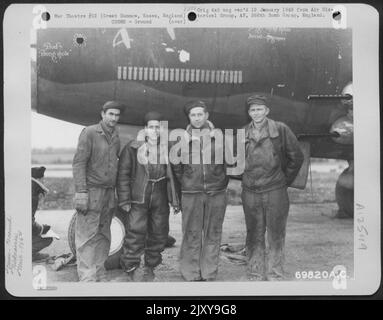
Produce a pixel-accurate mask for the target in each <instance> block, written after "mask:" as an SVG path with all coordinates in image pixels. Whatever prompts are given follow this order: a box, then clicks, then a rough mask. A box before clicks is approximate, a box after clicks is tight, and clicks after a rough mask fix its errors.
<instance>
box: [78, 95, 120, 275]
mask: <svg viewBox="0 0 383 320" xmlns="http://www.w3.org/2000/svg"><path fill="white" fill-rule="evenodd" d="M123 108H124V106H123V105H122V104H121V103H120V102H117V101H108V102H106V103H105V104H104V105H103V106H102V107H101V117H102V120H101V121H100V122H99V123H98V124H96V125H92V126H89V127H86V128H85V129H84V130H83V131H82V132H81V134H80V137H79V140H78V146H77V150H76V154H75V156H74V158H73V178H74V182H75V192H76V193H75V198H74V204H75V208H76V210H77V218H76V228H75V243H76V256H77V273H78V277H79V280H80V281H103V280H105V279H106V275H105V268H104V263H105V261H106V259H107V258H108V254H109V249H110V224H111V221H112V217H113V212H114V208H115V205H116V203H115V186H116V179H117V168H118V155H119V151H120V138H119V135H118V131H117V128H116V125H117V123H118V120H119V118H120V114H121V111H122V110H123Z"/></svg>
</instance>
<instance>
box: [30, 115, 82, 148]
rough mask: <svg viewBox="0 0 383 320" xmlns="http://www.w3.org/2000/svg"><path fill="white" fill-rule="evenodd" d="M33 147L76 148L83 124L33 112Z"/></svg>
mask: <svg viewBox="0 0 383 320" xmlns="http://www.w3.org/2000/svg"><path fill="white" fill-rule="evenodd" d="M31 114H32V128H31V130H32V148H47V147H53V148H76V146H77V141H78V137H79V135H80V132H81V130H82V129H83V128H84V127H83V126H79V125H77V124H73V123H70V122H66V121H61V120H57V119H54V118H51V117H47V116H44V115H41V114H38V113H36V112H32V113H31Z"/></svg>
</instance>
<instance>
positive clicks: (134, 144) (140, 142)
mask: <svg viewBox="0 0 383 320" xmlns="http://www.w3.org/2000/svg"><path fill="white" fill-rule="evenodd" d="M144 143H145V142H144V141H137V140H133V141H132V142H131V143H130V146H131V147H132V148H134V149H138V148H139V147H141V146H142V145H143V144H144Z"/></svg>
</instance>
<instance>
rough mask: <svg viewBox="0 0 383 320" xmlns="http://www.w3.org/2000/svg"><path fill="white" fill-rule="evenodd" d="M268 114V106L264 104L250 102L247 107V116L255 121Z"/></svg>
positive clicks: (262, 118) (259, 121)
mask: <svg viewBox="0 0 383 320" xmlns="http://www.w3.org/2000/svg"><path fill="white" fill-rule="evenodd" d="M268 114H269V108H267V107H266V106H265V105H258V104H252V105H251V106H250V108H249V116H250V117H251V119H252V120H253V121H254V122H255V123H261V122H262V121H263V120H265V118H266V117H267V115H268Z"/></svg>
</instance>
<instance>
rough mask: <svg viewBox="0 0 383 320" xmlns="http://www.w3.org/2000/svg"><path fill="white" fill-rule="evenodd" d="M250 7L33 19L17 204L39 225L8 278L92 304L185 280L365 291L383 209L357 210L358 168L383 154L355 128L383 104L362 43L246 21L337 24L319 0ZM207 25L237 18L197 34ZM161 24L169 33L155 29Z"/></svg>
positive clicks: (360, 204)
mask: <svg viewBox="0 0 383 320" xmlns="http://www.w3.org/2000/svg"><path fill="white" fill-rule="evenodd" d="M85 7H86V6H84V8H85ZM244 7H246V8H247V9H246V10H244V9H241V10H239V9H237V10H236V9H235V8H236V5H222V6H221V7H220V6H219V5H216V6H214V7H213V6H212V5H206V6H203V5H201V6H195V7H194V9H193V8H191V9H190V10H189V9H186V8H184V10H178V11H177V10H174V13H172V12H171V11H169V10H166V8H169V6H167V7H166V5H163V6H162V7H161V6H159V7H158V10H157V11H156V10H154V9H153V8H151V10H148V12H149V13H148V14H145V13H142V12H145V11H144V10H142V11H141V12H140V13H138V12H137V11H135V10H134V8H135V7H134V6H133V5H131V6H129V5H124V6H121V10H120V11H119V10H118V8H117V7H116V6H114V7H113V10H108V9H107V8H106V7H100V8H99V7H97V6H96V7H94V8H93V7H92V5H88V7H86V10H83V11H81V10H77V8H79V7H76V10H73V11H72V12H71V11H70V10H69V11H68V10H61V9H62V8H60V5H57V7H55V6H52V9H49V8H48V9H49V10H48V9H47V11H44V10H43V8H38V9H37V10H35V12H34V13H35V15H34V16H36V14H41V16H40V18H39V20H33V24H34V27H33V28H32V29H31V32H30V37H29V39H30V42H29V44H28V46H29V48H30V49H29V53H28V54H29V62H28V64H29V68H30V69H29V70H30V72H29V78H30V86H29V88H30V91H29V93H30V96H29V97H28V98H27V101H28V102H29V103H26V104H25V105H24V107H25V109H26V110H27V111H26V112H25V114H23V116H24V117H26V119H27V120H25V123H26V122H27V121H29V126H28V127H27V128H28V130H29V133H26V134H27V137H28V140H29V142H30V148H29V149H27V155H26V156H25V157H24V158H25V159H27V160H28V163H25V164H24V169H23V172H29V175H30V176H28V177H26V176H25V177H23V179H24V180H25V181H27V182H25V185H26V186H29V190H30V191H29V192H30V194H29V195H28V196H27V195H25V196H22V197H19V198H20V199H29V200H30V205H29V204H28V205H26V204H25V207H27V208H28V207H29V208H30V210H29V212H25V213H23V216H24V219H27V218H28V219H29V221H25V222H24V223H25V226H27V227H28V228H29V231H28V233H26V234H25V235H24V234H23V235H22V234H20V235H19V238H18V240H17V237H16V238H14V237H12V236H10V235H9V240H10V242H9V243H6V244H8V245H9V246H11V247H12V239H13V241H16V244H15V243H13V245H14V246H19V249H20V247H22V249H23V251H26V250H28V253H25V252H24V253H23V254H24V255H25V259H24V260H25V261H24V262H19V264H18V262H17V261H16V260H17V258H14V257H13V256H12V252H11V251H12V250H11V251H10V252H9V254H8V259H9V260H8V262H7V256H6V264H7V266H6V271H7V272H9V274H10V275H13V274H14V272H15V270H16V272H19V273H20V272H28V273H32V274H31V283H30V285H29V286H32V287H33V288H34V290H35V291H36V292H37V291H39V292H42V291H44V290H45V292H48V291H49V293H47V294H52V295H55V294H56V293H55V291H57V290H59V288H60V286H64V287H65V288H66V289H68V288H71V286H74V287H73V288H76V287H75V286H79V285H81V286H82V287H81V288H87V287H88V286H89V287H88V288H92V291H93V292H89V294H91V295H92V294H96V295H103V294H106V295H108V294H112V293H113V286H115V287H116V288H117V286H118V288H119V291H118V292H119V293H118V295H124V292H125V291H124V288H125V287H126V288H137V291H132V290H128V291H129V292H126V294H127V295H129V296H135V295H137V296H141V295H152V294H153V293H151V292H144V289H142V286H143V285H142V283H151V284H152V285H153V286H156V288H157V289H156V290H155V291H153V292H156V293H155V295H157V294H158V295H163V294H165V295H166V294H170V295H177V292H176V289H173V290H169V291H168V292H166V290H167V289H166V288H170V287H171V286H173V285H174V286H175V287H173V288H176V286H177V285H179V286H185V285H186V286H191V288H192V290H191V291H189V292H186V291H185V290H187V289H184V291H183V293H182V294H179V295H185V294H186V295H188V293H192V292H193V293H192V294H193V295H195V294H196V295H198V293H199V292H200V295H201V292H202V291H199V290H202V289H201V288H204V289H203V290H205V288H207V290H210V289H211V290H213V291H214V290H215V288H225V283H227V284H229V283H230V285H231V284H232V283H234V284H233V291H230V290H231V289H230V287H229V286H227V287H226V288H227V291H226V292H225V294H226V295H231V294H237V295H240V294H241V292H243V293H245V292H246V294H247V295H251V292H254V294H256V292H257V291H253V290H258V289H257V288H264V290H265V291H263V292H267V293H268V294H273V292H274V291H273V288H274V287H273V286H275V288H278V286H279V285H283V286H285V287H284V288H285V289H283V290H285V291H282V292H285V293H284V294H288V289H286V288H289V286H295V285H298V286H299V285H302V288H301V289H297V290H298V291H297V292H301V293H302V292H307V293H310V289H308V288H310V287H309V286H310V285H311V284H313V286H315V285H318V288H319V287H320V289H318V290H319V291H313V292H321V293H324V292H328V294H344V293H345V292H346V291H347V289H349V288H350V286H351V287H352V284H350V283H351V282H352V281H355V280H356V279H357V278H358V276H357V274H358V270H360V268H359V269H358V265H359V264H360V263H361V262H360V260H361V259H360V258H359V254H360V252H362V254H363V253H364V252H370V250H372V249H371V247H374V248H378V249H379V250H380V243H379V242H376V243H375V244H372V242H373V241H374V242H375V240H373V239H374V238H372V237H373V234H374V233H373V230H371V228H370V229H368V227H367V224H368V223H369V225H370V226H371V223H372V221H379V215H380V212H372V211H371V210H370V212H369V217H370V220H369V222H368V223H367V220H366V221H365V220H363V221H362V220H361V217H363V214H364V210H365V208H366V205H365V203H366V202H368V200H367V199H364V198H363V200H359V201H356V200H355V199H356V198H357V191H358V190H361V189H363V188H365V187H364V185H361V184H359V182H358V181H359V180H358V178H356V174H359V175H363V170H368V169H371V170H372V171H373V172H374V170H376V172H379V171H378V169H379V166H378V163H379V162H374V161H375V159H378V158H376V157H378V154H376V155H375V153H374V154H373V155H371V158H370V160H371V166H370V168H368V167H369V166H368V165H367V166H366V163H368V162H367V161H368V156H367V159H366V154H363V156H364V157H365V158H364V160H363V161H364V162H362V161H359V162H358V161H357V160H355V159H356V158H357V157H358V154H362V152H359V151H358V150H359V149H358V148H357V147H356V146H361V148H363V147H364V148H365V147H368V146H366V145H365V144H366V143H368V142H367V141H362V142H360V141H359V142H358V143H359V144H358V143H357V142H356V141H357V138H356V135H355V137H354V132H358V134H359V137H361V135H362V134H361V131H363V130H367V129H368V128H366V127H358V123H357V122H358V119H359V118H356V117H354V112H355V114H360V113H361V111H360V109H358V108H362V109H363V108H364V109H365V112H367V113H368V112H369V111H368V110H369V109H368V108H370V109H371V110H372V111H371V113H370V114H371V115H372V114H376V112H378V110H375V109H374V108H375V105H373V106H372V102H371V104H370V105H368V104H369V103H368V102H367V101H366V100H363V99H365V98H361V96H359V98H358V95H360V94H361V93H360V92H359V91H357V89H358V88H360V85H359V84H357V85H355V83H360V82H361V80H360V78H359V79H358V77H359V75H356V74H357V72H356V71H355V64H356V63H358V62H359V61H356V56H355V54H354V53H355V48H356V47H357V46H359V47H360V44H359V43H358V42H356V41H355V39H360V33H359V34H358V33H355V32H356V31H355V28H351V27H350V26H347V27H343V28H335V27H334V26H332V25H331V23H329V24H327V25H325V26H323V27H318V25H314V24H313V26H311V27H310V26H307V22H305V25H304V26H302V27H299V24H297V23H295V24H289V23H285V24H284V25H282V24H281V23H280V24H277V25H275V26H273V25H272V24H270V23H265V24H264V26H262V25H260V24H259V23H247V24H244V23H243V22H242V23H241V24H238V19H239V18H241V17H244V16H242V15H245V14H246V15H247V16H246V18H248V20H249V21H251V19H250V18H253V19H257V18H267V17H269V19H274V18H275V17H276V16H275V15H279V16H280V17H281V18H285V19H289V18H290V19H293V18H294V14H296V12H297V15H298V17H299V19H304V18H305V17H306V16H305V15H307V17H306V18H307V19H309V18H310V19H314V21H315V18H318V19H319V18H321V17H324V16H325V15H326V14H327V15H329V16H331V14H329V13H328V11H329V10H331V9H329V10H325V9H324V8H322V7H324V6H320V5H317V6H314V5H313V6H312V7H313V8H314V9H313V8H311V7H310V6H308V5H307V6H302V7H303V9H299V8H298V10H296V8H295V9H294V10H290V9H289V7H286V6H279V5H274V6H272V5H271V4H270V5H268V6H261V5H246V6H244ZM291 7H294V6H291ZM56 8H57V12H56V11H55V9H56ZM214 8H216V9H214ZM330 8H331V6H330ZM354 9H355V8H354ZM342 10H343V9H341V10H340V11H339V12H338V13H339V14H343V16H342V17H343V19H345V17H346V16H345V13H346V11H342ZM350 11H352V8H351V9H350V10H349V11H348V13H349V14H348V17H347V18H348V23H350V21H351V17H352V15H351V14H350ZM354 11H355V10H354ZM164 12H166V13H164ZM330 12H331V11H330ZM204 16H205V19H208V18H211V19H212V21H214V19H219V18H222V19H228V23H226V24H225V25H214V24H211V25H209V24H207V23H205V25H201V24H197V23H196V24H195V25H193V21H194V20H196V21H198V19H199V18H201V19H202V18H203V17H204ZM336 16H337V15H335V16H334V15H333V19H335V18H334V17H336ZM161 18H166V21H168V24H162V25H156V23H155V21H156V19H161ZM60 19H66V20H69V21H70V23H68V25H66V24H65V22H61V21H59V20H60ZM92 19H93V20H92ZM307 19H306V21H307ZM336 19H338V18H336ZM55 20H57V21H59V22H56V24H54V25H53V26H52V27H50V25H49V23H50V22H52V23H53V22H54V21H55ZM66 20H65V21H66ZM90 20H92V23H91V24H89V25H87V22H88V21H90ZM104 20H108V22H111V23H112V24H115V25H108V26H105V24H104V22H103V21H104ZM75 21H81V23H79V25H78V27H76V24H75ZM84 21H85V22H84ZM94 21H97V22H98V23H95V22H94ZM177 21H178V22H177ZM204 21H206V20H204ZM229 21H230V22H229ZM177 23H178V24H179V25H177ZM35 24H37V27H36V25H35ZM39 24H40V27H39ZM60 24H61V26H60ZM133 24H135V25H133ZM181 24H183V25H182V26H181ZM124 25H126V26H124ZM358 41H359V40H358ZM355 42H356V43H355ZM28 46H27V47H28ZM359 50H360V49H359ZM358 59H359V58H358ZM355 61H356V62H355ZM363 81H364V82H366V83H364V85H365V86H366V85H367V86H369V84H367V83H368V82H369V81H368V80H367V79H365V80H363ZM13 92H16V91H13ZM364 94H367V93H366V91H365V92H364ZM356 101H359V104H358V103H356ZM371 101H372V100H371ZM354 106H355V108H354ZM374 112H375V113H374ZM361 119H362V118H361ZM375 120H377V121H378V119H375ZM6 121H7V119H6ZM10 121H12V120H10ZM374 125H375V124H374V123H372V122H371V129H372V131H373V132H371V131H370V134H371V135H376V136H375V141H376V142H374V143H377V145H376V146H377V147H378V143H379V138H378V132H379V129H378V131H377V132H376V131H374V130H375V129H376V128H379V123H378V124H377V127H375V126H374ZM355 128H357V129H355ZM358 130H359V131H358ZM359 139H360V138H359ZM363 144H364V146H363ZM13 148H15V147H13ZM16 148H17V147H16ZM370 148H371V149H373V148H374V145H370ZM360 150H362V149H360ZM376 150H379V149H378V148H377V149H376ZM24 151H25V150H21V149H20V150H19V152H24ZM13 152H15V151H13ZM24 158H23V159H24ZM354 160H355V163H356V164H355V166H354ZM358 163H360V164H361V163H363V164H364V165H363V166H362V167H358ZM375 166H376V167H375ZM9 172H10V171H9ZM361 172H362V173H361ZM367 176H368V173H366V174H365V177H367ZM26 178H28V179H26ZM29 181H30V182H29ZM376 188H379V185H377V186H374V187H373V190H377V189H376ZM25 190H26V189H25ZM373 193H374V192H371V193H370V194H371V196H372V194H373ZM378 197H379V196H378ZM374 199H375V198H374ZM19 201H24V200H19ZM374 201H375V200H373V201H372V202H371V203H375V202H374ZM374 208H375V207H374ZM366 210H367V209H366ZM358 214H359V215H360V214H362V216H359V215H358ZM12 215H13V213H12V214H10V216H12ZM364 221H365V224H364ZM7 223H8V227H9V229H8V231H9V234H11V231H10V230H11V227H12V219H11V218H6V224H7ZM377 225H380V224H379V223H378V224H377ZM13 232H14V231H13ZM378 234H379V232H378ZM369 237H370V238H369ZM15 239H16V240H15ZM6 241H7V233H6ZM26 243H28V245H27V244H26ZM15 250H16V249H15ZM374 250H375V249H374ZM16 251H17V250H16ZM374 252H375V251H374ZM16 254H17V252H16ZM6 255H7V252H6ZM13 260H15V261H13ZM363 263H365V264H368V263H367V261H364V262H363ZM12 264H14V265H12ZM20 264H22V266H21V267H20ZM23 265H24V266H23ZM26 266H27V267H28V266H30V270H28V271H25V270H24V269H25V267H26ZM28 268H29V267H28ZM377 268H378V269H379V270H380V264H379V266H377ZM373 270H376V269H373ZM372 273H374V272H372ZM374 274H375V273H374ZM93 283H96V284H95V285H97V286H100V287H97V286H96V287H95V286H94V285H93ZM216 284H220V285H222V286H221V287H215V285H216ZM68 285H69V287H68ZM167 285H169V286H167ZM140 286H141V288H140ZM161 286H164V287H161ZM241 286H245V287H246V289H245V290H242V291H241ZM97 288H99V289H97ZM103 288H106V289H107V293H106V291H103V290H104V289H103ZM145 288H147V287H145ZM153 288H154V287H153ZM161 288H164V289H162V293H161ZM184 288H187V287H184ZM69 290H70V289H69ZM145 290H147V289H145ZM219 290H222V289H219ZM286 290H287V291H286ZM299 290H301V291H299ZM304 290H306V291H304ZM326 290H327V291H326ZM164 291H165V292H164ZM205 292H209V291H205ZM261 292H262V291H261ZM342 292H343V293H342ZM274 293H275V294H280V293H279V292H277V290H276V291H275V292H274ZM215 294H222V293H220V292H216V293H215Z"/></svg>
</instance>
